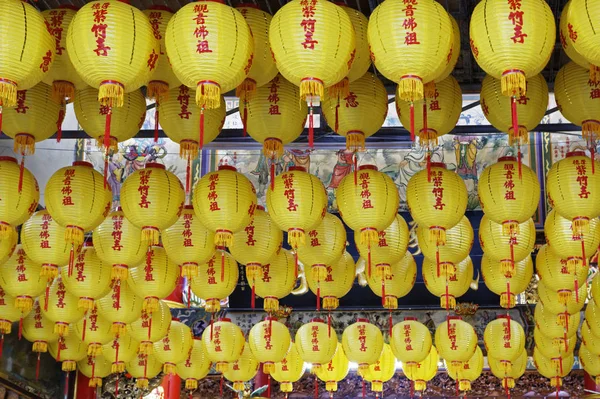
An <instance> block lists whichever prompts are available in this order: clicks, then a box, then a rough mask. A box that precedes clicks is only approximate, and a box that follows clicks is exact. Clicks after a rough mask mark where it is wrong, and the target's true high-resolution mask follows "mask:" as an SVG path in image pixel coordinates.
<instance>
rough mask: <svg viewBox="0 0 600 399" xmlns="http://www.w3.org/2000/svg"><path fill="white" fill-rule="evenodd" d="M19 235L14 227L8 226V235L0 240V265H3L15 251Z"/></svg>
mask: <svg viewBox="0 0 600 399" xmlns="http://www.w3.org/2000/svg"><path fill="white" fill-rule="evenodd" d="M18 240H19V235H18V234H17V231H16V230H15V229H14V227H12V226H10V229H9V230H8V235H7V236H6V237H5V238H3V239H1V240H0V266H1V265H3V264H4V263H5V262H6V261H7V260H8V259H9V258H10V257H11V256H12V254H13V252H15V249H16V248H17V241H18Z"/></svg>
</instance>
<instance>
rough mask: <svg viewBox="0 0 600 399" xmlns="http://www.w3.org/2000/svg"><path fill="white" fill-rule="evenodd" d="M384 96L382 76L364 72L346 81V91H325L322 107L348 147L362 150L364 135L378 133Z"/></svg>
mask: <svg viewBox="0 0 600 399" xmlns="http://www.w3.org/2000/svg"><path fill="white" fill-rule="evenodd" d="M343 8H344V9H346V8H348V7H343ZM357 12H358V11H357ZM365 23H366V21H365ZM387 100H388V96H387V91H386V90H385V86H384V85H383V83H382V82H381V80H379V78H377V76H375V75H374V74H372V73H371V72H366V73H365V74H364V75H363V76H362V77H360V78H359V79H357V80H355V81H353V82H352V83H350V84H349V87H348V94H347V95H340V94H338V93H335V95H331V94H327V95H325V98H323V101H322V102H321V109H322V111H323V116H324V117H325V119H326V120H327V123H328V124H329V126H330V127H331V128H332V129H333V130H334V131H335V132H336V133H337V134H339V135H341V136H344V137H346V149H347V150H349V151H353V152H356V151H364V150H365V138H367V137H370V136H372V135H374V134H375V133H377V131H378V130H379V129H380V128H381V126H382V125H383V122H384V121H385V117H386V116H387V111H388V104H387ZM355 156H356V155H355Z"/></svg>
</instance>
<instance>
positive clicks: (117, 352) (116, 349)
mask: <svg viewBox="0 0 600 399" xmlns="http://www.w3.org/2000/svg"><path fill="white" fill-rule="evenodd" d="M119 347H120V345H119V336H118V335H117V337H116V338H115V362H117V363H119Z"/></svg>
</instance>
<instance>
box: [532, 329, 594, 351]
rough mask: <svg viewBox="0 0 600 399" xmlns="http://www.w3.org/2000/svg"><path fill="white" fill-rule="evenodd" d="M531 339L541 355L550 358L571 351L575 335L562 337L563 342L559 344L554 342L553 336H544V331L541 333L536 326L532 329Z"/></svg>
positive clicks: (573, 347) (575, 339) (575, 338)
mask: <svg viewBox="0 0 600 399" xmlns="http://www.w3.org/2000/svg"><path fill="white" fill-rule="evenodd" d="M583 325H585V323H583ZM563 338H564V337H563ZM533 340H534V342H535V347H536V348H538V350H539V351H540V352H541V353H542V355H544V356H546V357H549V358H551V359H552V358H557V357H560V356H562V355H564V354H570V353H573V350H574V349H575V346H576V345H575V344H576V341H577V336H576V335H574V336H572V337H567V338H564V341H565V342H564V343H560V344H559V343H557V342H554V339H553V338H548V337H547V336H545V335H544V333H542V330H541V329H540V328H539V327H537V326H536V327H535V328H534V330H533Z"/></svg>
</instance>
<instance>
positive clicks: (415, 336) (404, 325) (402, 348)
mask: <svg viewBox="0 0 600 399" xmlns="http://www.w3.org/2000/svg"><path fill="white" fill-rule="evenodd" d="M390 346H391V349H392V351H393V352H394V356H396V358H398V360H400V361H401V362H402V369H403V370H404V372H405V373H406V375H407V376H408V374H409V373H416V372H417V369H418V368H419V367H420V366H419V363H420V362H423V361H426V359H427V357H429V356H431V348H432V339H431V333H430V332H429V329H428V328H427V327H426V326H425V325H424V324H423V323H420V322H418V321H417V319H416V318H415V317H405V318H404V320H403V321H401V322H400V323H397V324H396V325H395V326H394V328H393V329H392V335H391V337H390ZM436 355H437V352H436Z"/></svg>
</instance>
